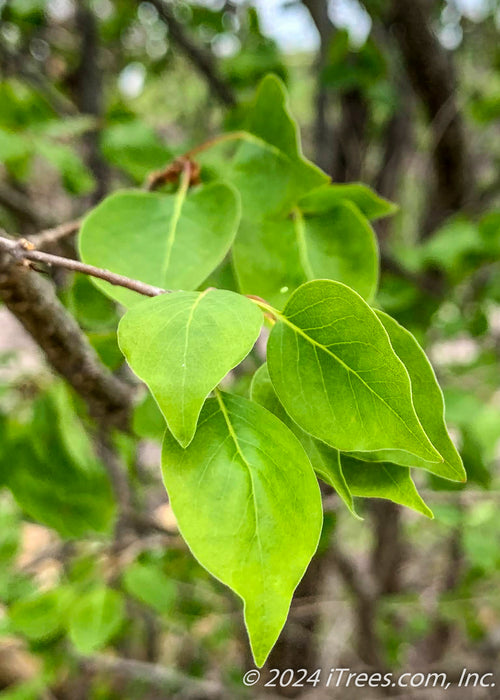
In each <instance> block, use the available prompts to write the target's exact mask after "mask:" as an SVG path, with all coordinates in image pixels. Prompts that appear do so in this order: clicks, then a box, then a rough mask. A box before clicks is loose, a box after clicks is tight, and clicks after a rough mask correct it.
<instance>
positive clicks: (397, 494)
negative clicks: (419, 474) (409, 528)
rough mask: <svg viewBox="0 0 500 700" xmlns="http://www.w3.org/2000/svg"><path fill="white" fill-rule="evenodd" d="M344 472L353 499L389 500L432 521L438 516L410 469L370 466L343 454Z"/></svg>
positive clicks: (378, 465) (384, 465) (391, 466)
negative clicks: (416, 484) (358, 497)
mask: <svg viewBox="0 0 500 700" xmlns="http://www.w3.org/2000/svg"><path fill="white" fill-rule="evenodd" d="M340 460H341V466H342V472H343V474H344V476H345V479H346V481H347V483H348V484H349V489H350V491H351V493H352V494H353V496H361V497H363V498H385V499H387V500H389V501H393V503H398V504H399V505H402V506H406V507H407V508H412V509H413V510H416V511H417V513H422V514H423V515H425V516H427V517H428V518H433V517H434V515H433V513H432V511H431V510H430V508H429V507H428V506H427V505H426V504H425V502H424V501H423V499H422V497H421V496H420V494H419V493H418V491H417V489H416V487H415V484H414V483H413V479H412V478H411V474H410V470H409V469H408V467H400V466H398V465H396V464H387V463H384V462H382V463H380V464H370V463H368V462H362V461H361V460H358V459H353V458H352V457H349V456H348V455H344V454H341V455H340Z"/></svg>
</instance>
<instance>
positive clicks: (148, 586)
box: [123, 562, 177, 615]
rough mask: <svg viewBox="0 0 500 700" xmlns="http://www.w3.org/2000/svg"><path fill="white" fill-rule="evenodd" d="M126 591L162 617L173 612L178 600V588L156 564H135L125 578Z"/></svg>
mask: <svg viewBox="0 0 500 700" xmlns="http://www.w3.org/2000/svg"><path fill="white" fill-rule="evenodd" d="M123 585H124V586H125V590H126V591H127V592H128V593H130V595H133V596H134V598H137V600H140V601H141V602H142V603H144V604H145V605H149V607H151V608H153V610H156V612H158V613H160V615H164V614H168V613H170V612H171V611H172V608H173V606H174V604H175V601H176V598H177V587H176V585H175V582H174V581H172V579H170V578H167V576H165V574H164V573H163V571H162V570H161V568H160V567H159V566H157V565H154V564H140V563H139V562H134V564H132V566H131V567H130V568H128V569H127V570H126V571H125V574H124V576H123Z"/></svg>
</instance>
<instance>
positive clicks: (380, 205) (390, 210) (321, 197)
mask: <svg viewBox="0 0 500 700" xmlns="http://www.w3.org/2000/svg"><path fill="white" fill-rule="evenodd" d="M345 201H348V202H352V204H354V205H355V206H356V207H357V208H358V209H359V211H360V212H361V213H362V214H363V215H364V216H366V218H367V219H370V220H371V221H374V220H376V219H381V218H382V217H384V216H390V215H391V214H394V213H395V212H397V211H398V206H397V205H396V204H393V203H392V202H389V200H387V199H384V198H383V197H380V196H379V195H378V194H377V193H376V192H374V191H373V190H372V189H371V187H368V186H367V185H363V184H361V183H360V182H349V183H346V184H334V185H324V186H323V187H319V188H318V189H316V190H313V191H312V192H310V193H309V194H306V195H305V196H304V197H303V198H302V199H301V201H300V208H301V209H302V211H303V212H304V213H306V214H309V213H312V214H319V213H323V212H327V211H329V210H330V209H331V208H332V206H334V205H335V204H338V203H340V202H345Z"/></svg>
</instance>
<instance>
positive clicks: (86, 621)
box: [68, 587, 125, 654]
mask: <svg viewBox="0 0 500 700" xmlns="http://www.w3.org/2000/svg"><path fill="white" fill-rule="evenodd" d="M124 616H125V605H124V601H123V597H122V595H121V594H120V593H119V592H118V591H115V590H112V589H111V588H104V587H102V588H95V589H93V590H91V591H89V592H88V593H85V594H83V595H82V596H81V597H80V598H79V599H78V600H77V602H76V603H75V605H74V607H73V609H72V611H71V614H70V617H69V627H68V633H69V637H70V639H71V641H72V642H73V644H74V645H75V647H76V649H77V651H78V652H79V653H80V654H92V652H95V651H99V649H102V648H103V647H105V646H106V644H107V643H108V642H109V640H110V639H111V638H112V637H114V635H115V634H116V633H117V632H118V631H119V629H120V627H121V626H122V624H123V622H124V619H125V617H124Z"/></svg>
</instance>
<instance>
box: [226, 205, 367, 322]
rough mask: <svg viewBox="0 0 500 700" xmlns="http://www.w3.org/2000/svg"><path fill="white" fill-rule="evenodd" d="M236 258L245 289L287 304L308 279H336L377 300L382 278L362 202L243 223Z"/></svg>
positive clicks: (278, 302) (294, 212)
mask: <svg viewBox="0 0 500 700" xmlns="http://www.w3.org/2000/svg"><path fill="white" fill-rule="evenodd" d="M233 250H234V252H233V258H234V263H235V268H236V273H237V276H238V280H239V283H240V289H241V291H242V292H244V293H246V294H256V295H258V296H261V297H263V298H264V299H266V300H267V301H268V302H269V303H271V304H275V305H276V306H278V307H280V308H281V307H282V306H283V304H284V302H285V301H286V300H287V299H288V297H289V296H290V294H291V293H292V292H293V291H294V290H295V289H296V288H297V287H298V286H299V285H301V284H302V283H304V282H307V281H308V280H313V279H333V280H337V281H339V282H343V283H344V284H347V285H348V286H350V287H352V288H353V289H355V290H356V291H357V292H358V293H359V294H361V296H362V297H364V298H366V299H371V298H372V297H373V295H374V293H375V291H376V288H377V282H378V266H379V262H378V247H377V242H376V237H375V233H374V231H373V229H372V228H371V226H370V224H369V223H368V221H367V220H366V218H365V217H364V216H363V215H362V214H360V212H359V211H358V209H357V208H356V206H354V205H353V204H351V203H350V202H348V201H337V202H335V201H334V202H333V203H332V205H331V206H330V208H329V209H325V210H322V211H318V212H313V211H311V212H310V213H308V214H307V215H304V214H303V212H302V211H301V210H300V209H299V208H295V209H294V211H293V212H292V213H291V214H290V215H288V216H285V217H279V218H267V219H264V220H263V221H262V222H260V224H258V225H256V224H255V222H253V221H251V220H244V221H242V223H241V226H240V230H239V232H238V237H237V239H236V241H235V244H234V249H233Z"/></svg>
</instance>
